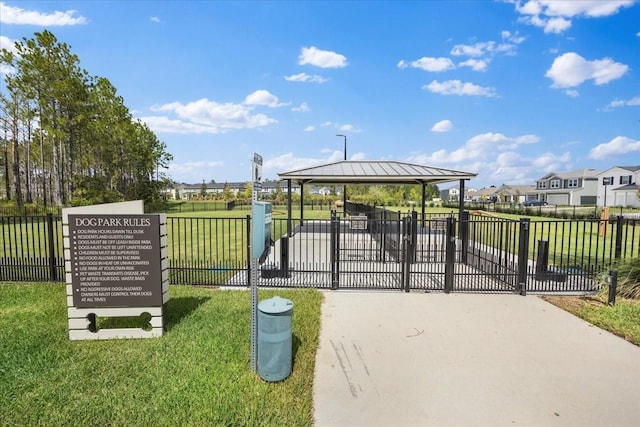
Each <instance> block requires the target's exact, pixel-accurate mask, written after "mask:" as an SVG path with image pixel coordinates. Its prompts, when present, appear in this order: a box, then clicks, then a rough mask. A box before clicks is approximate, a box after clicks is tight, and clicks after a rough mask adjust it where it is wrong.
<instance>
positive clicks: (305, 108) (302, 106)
mask: <svg viewBox="0 0 640 427" xmlns="http://www.w3.org/2000/svg"><path fill="white" fill-rule="evenodd" d="M291 111H295V112H302V113H306V112H307V111H311V108H309V104H307V103H306V102H303V103H302V104H300V106H299V107H293V108H292V109H291Z"/></svg>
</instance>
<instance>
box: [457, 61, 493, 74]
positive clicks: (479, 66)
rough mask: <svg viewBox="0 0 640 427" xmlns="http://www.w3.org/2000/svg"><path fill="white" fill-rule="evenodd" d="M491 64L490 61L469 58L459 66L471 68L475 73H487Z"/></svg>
mask: <svg viewBox="0 0 640 427" xmlns="http://www.w3.org/2000/svg"><path fill="white" fill-rule="evenodd" d="M489 62H490V60H489V59H473V58H469V59H467V60H466V61H463V62H461V63H460V64H458V65H460V66H461V67H469V68H471V69H472V70H473V71H487V68H488V67H489Z"/></svg>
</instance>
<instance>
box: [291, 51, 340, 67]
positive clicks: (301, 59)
mask: <svg viewBox="0 0 640 427" xmlns="http://www.w3.org/2000/svg"><path fill="white" fill-rule="evenodd" d="M298 63H299V64H300V65H305V64H309V65H314V66H316V67H320V68H343V67H346V66H347V57H346V56H344V55H341V54H339V53H336V52H332V51H330V50H321V49H318V48H317V47H315V46H311V47H303V48H302V50H301V51H300V55H299V56H298Z"/></svg>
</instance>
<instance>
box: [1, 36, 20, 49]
mask: <svg viewBox="0 0 640 427" xmlns="http://www.w3.org/2000/svg"><path fill="white" fill-rule="evenodd" d="M0 49H6V50H8V51H9V52H13V53H16V52H17V50H16V46H15V44H14V43H13V42H12V41H11V39H10V38H9V37H6V36H1V35H0Z"/></svg>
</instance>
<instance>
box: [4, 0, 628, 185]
mask: <svg viewBox="0 0 640 427" xmlns="http://www.w3.org/2000/svg"><path fill="white" fill-rule="evenodd" d="M0 25H1V27H0V46H1V47H4V48H11V45H12V44H13V42H14V41H15V40H19V39H21V38H22V37H27V38H31V37H33V34H34V32H37V31H42V30H44V29H48V30H50V31H51V32H53V33H54V34H55V35H56V37H57V38H58V40H59V41H60V42H65V43H67V44H69V45H70V46H71V49H72V51H73V52H74V53H75V54H77V55H78V56H79V58H80V66H81V67H82V68H84V69H86V70H87V71H88V72H89V73H90V74H91V75H97V76H101V77H106V78H107V79H109V80H110V81H111V83H112V84H113V85H114V86H115V87H116V88H117V89H118V92H119V95H120V96H122V97H123V98H124V101H125V104H126V105H127V107H128V108H129V109H130V110H131V111H132V113H133V115H134V117H135V118H139V119H141V120H143V121H145V122H146V123H147V124H148V125H149V127H150V128H151V129H153V130H154V132H155V133H156V135H157V136H158V137H159V138H160V139H161V140H162V141H164V142H165V143H166V144H167V151H169V152H170V153H171V154H172V155H173V156H174V161H173V163H172V164H171V166H170V167H169V169H168V171H167V173H168V175H169V176H170V177H171V178H172V179H174V180H176V181H178V182H187V183H200V182H202V181H203V180H204V181H207V182H209V181H211V180H215V181H216V182H226V181H229V182H231V181H249V180H251V168H250V164H251V159H252V157H253V153H254V152H255V153H259V154H261V155H262V156H263V158H264V166H263V175H264V177H265V178H272V179H277V174H278V172H286V171H290V170H294V169H298V168H303V167H309V166H313V165H317V164H321V163H327V162H332V161H338V160H342V158H343V155H344V153H343V142H344V141H343V138H342V137H337V136H336V134H343V135H346V136H347V146H348V147H347V155H348V158H349V159H352V160H397V161H402V162H410V163H417V164H422V165H428V166H435V167H442V168H448V169H456V170H462V171H465V172H473V173H477V174H478V177H477V179H474V180H472V181H471V183H470V184H469V186H472V187H476V188H480V187H483V186H489V185H501V184H504V183H506V184H533V183H534V181H535V180H536V179H537V178H540V177H542V176H544V175H545V174H547V173H548V172H567V171H570V170H574V169H579V168H595V169H602V170H604V169H608V168H609V167H612V166H615V165H638V164H640V2H638V1H634V0H621V1H616V0H607V1H575V0H572V1H559V0H553V1H548V0H535V1H514V0H507V1H464V0H458V1H423V2H399V1H398V2H392V1H389V2H385V1H378V2H366V1H350V2H329V1H317V2H293V1H285V2H275V1H269V2H249V1H243V2H231V1H229V2H219V1H215V2H214V1H3V2H0ZM0 71H1V72H2V73H6V72H7V70H0Z"/></svg>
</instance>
